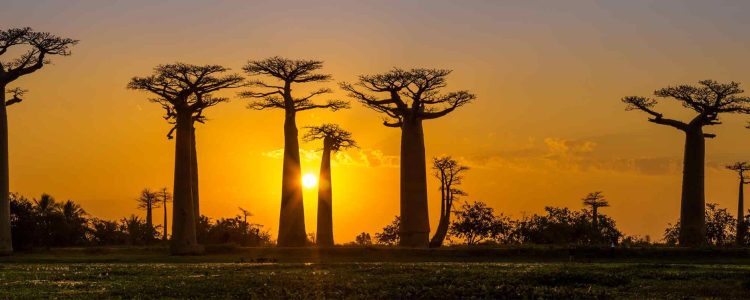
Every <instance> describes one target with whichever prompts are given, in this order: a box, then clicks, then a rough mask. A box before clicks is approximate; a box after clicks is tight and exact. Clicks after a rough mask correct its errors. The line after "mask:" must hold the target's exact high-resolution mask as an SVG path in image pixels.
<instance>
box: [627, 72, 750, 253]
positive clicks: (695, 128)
mask: <svg viewBox="0 0 750 300" xmlns="http://www.w3.org/2000/svg"><path fill="white" fill-rule="evenodd" d="M698 84H699V85H698V86H691V85H679V86H670V87H666V88H662V89H659V90H656V91H654V95H655V96H657V97H660V98H666V99H674V100H676V101H677V102H679V103H680V104H682V106H684V107H686V108H688V109H691V110H693V111H695V112H696V113H698V114H697V115H696V116H695V117H693V118H692V120H690V121H689V122H682V121H678V120H675V119H669V118H665V117H664V115H663V114H661V113H659V112H656V111H655V110H654V107H655V106H656V104H658V103H659V101H658V100H657V99H653V98H646V97H640V96H628V97H624V98H622V101H623V102H624V103H625V104H626V105H627V108H626V109H627V110H640V111H643V112H645V113H647V114H649V115H650V118H649V119H648V121H649V122H652V123H656V124H660V125H666V126H670V127H674V128H676V129H678V130H680V131H682V132H684V133H685V153H684V156H685V158H684V160H683V177H682V199H681V203H680V226H681V227H680V232H679V240H680V243H679V244H680V245H682V246H697V245H701V244H703V243H705V242H706V225H705V222H704V220H703V211H704V207H705V203H706V201H705V191H704V185H705V182H704V173H705V147H706V146H705V138H713V137H716V135H715V134H711V133H704V132H703V127H704V126H712V125H717V124H721V122H719V114H723V113H744V114H747V113H750V98H748V97H744V96H739V94H742V93H744V90H742V89H741V88H740V84H739V83H737V82H730V83H718V82H716V81H713V80H702V81H699V82H698Z"/></svg>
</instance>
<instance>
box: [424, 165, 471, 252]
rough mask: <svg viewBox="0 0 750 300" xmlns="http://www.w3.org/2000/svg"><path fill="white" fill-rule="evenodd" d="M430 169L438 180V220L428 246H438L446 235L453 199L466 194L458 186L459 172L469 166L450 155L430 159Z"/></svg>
mask: <svg viewBox="0 0 750 300" xmlns="http://www.w3.org/2000/svg"><path fill="white" fill-rule="evenodd" d="M432 170H433V171H434V172H435V173H434V175H435V178H437V179H438V180H440V221H438V226H437V229H436V230H435V234H434V235H433V236H432V239H431V240H430V247H440V246H442V245H443V241H445V236H446V235H448V229H449V227H450V223H451V219H450V218H451V213H452V212H453V210H452V208H453V201H454V200H456V199H457V197H458V196H465V195H466V193H465V192H464V191H462V190H460V189H459V188H458V186H459V185H461V181H462V180H463V176H462V175H461V174H462V173H463V172H465V171H468V170H469V167H467V166H463V165H461V164H459V163H458V162H457V161H456V160H454V159H453V158H452V157H450V156H444V157H434V158H433V159H432Z"/></svg>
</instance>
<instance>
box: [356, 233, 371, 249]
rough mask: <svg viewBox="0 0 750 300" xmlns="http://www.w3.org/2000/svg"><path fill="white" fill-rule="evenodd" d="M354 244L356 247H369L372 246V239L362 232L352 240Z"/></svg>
mask: <svg viewBox="0 0 750 300" xmlns="http://www.w3.org/2000/svg"><path fill="white" fill-rule="evenodd" d="M354 243H355V244H357V246H370V245H372V238H371V237H370V234H369V233H367V232H362V233H360V234H358V235H357V237H356V238H354Z"/></svg>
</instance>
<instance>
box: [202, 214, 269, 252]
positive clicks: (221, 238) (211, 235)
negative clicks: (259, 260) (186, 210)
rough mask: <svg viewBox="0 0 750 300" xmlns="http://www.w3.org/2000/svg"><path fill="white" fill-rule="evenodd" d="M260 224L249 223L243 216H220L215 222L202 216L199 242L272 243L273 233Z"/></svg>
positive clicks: (263, 244) (247, 245)
mask: <svg viewBox="0 0 750 300" xmlns="http://www.w3.org/2000/svg"><path fill="white" fill-rule="evenodd" d="M262 228H263V226H262V225H259V224H250V223H247V221H246V219H244V217H243V216H235V217H234V218H220V219H217V220H216V221H214V222H211V220H210V219H209V218H208V217H206V216H201V218H200V220H199V224H198V242H200V243H202V244H236V245H239V246H243V247H257V246H268V245H272V244H273V242H272V241H271V235H270V233H268V232H267V231H263V230H262Z"/></svg>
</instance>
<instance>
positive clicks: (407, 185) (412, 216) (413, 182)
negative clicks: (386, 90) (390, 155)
mask: <svg viewBox="0 0 750 300" xmlns="http://www.w3.org/2000/svg"><path fill="white" fill-rule="evenodd" d="M424 152H425V150H424V132H423V130H422V120H419V119H416V118H410V117H406V118H404V121H403V125H401V228H400V232H399V234H400V242H399V243H400V246H404V247H427V246H428V245H429V238H430V236H429V235H430V220H429V216H428V212H427V166H426V163H425V153H424Z"/></svg>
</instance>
